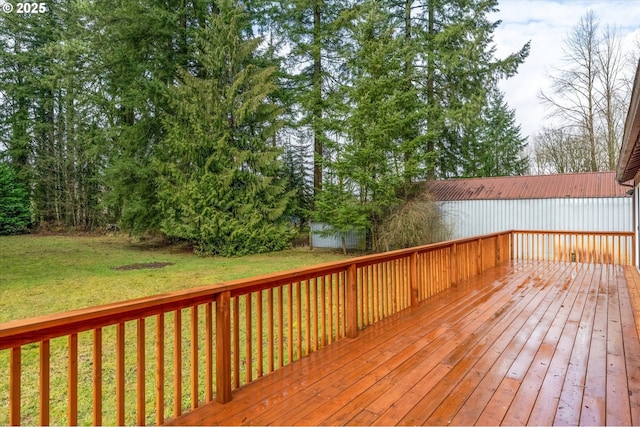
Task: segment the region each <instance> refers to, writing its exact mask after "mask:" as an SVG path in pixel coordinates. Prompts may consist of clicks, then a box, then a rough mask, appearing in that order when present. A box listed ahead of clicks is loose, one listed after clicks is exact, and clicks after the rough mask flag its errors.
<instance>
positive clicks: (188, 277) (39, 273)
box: [0, 236, 345, 323]
mask: <svg viewBox="0 0 640 427" xmlns="http://www.w3.org/2000/svg"><path fill="white" fill-rule="evenodd" d="M344 258H345V257H344V256H343V255H341V254H339V253H337V252H328V251H309V250H308V249H304V248H300V249H290V250H286V251H282V252H274V253H270V254H261V255H252V256H246V257H238V258H222V257H203V256H197V255H194V254H193V253H191V252H188V251H184V250H176V249H171V248H168V247H160V248H157V247H155V248H154V247H152V246H150V245H145V244H140V243H132V242H130V241H129V239H127V238H124V237H120V236H115V237H114V236H104V237H78V236H46V237H43V236H13V237H0V272H2V273H1V274H0V323H4V322H8V321H10V320H15V319H21V318H27V317H33V316H36V315H44V314H49V313H56V312H61V311H67V310H72V309H76V308H82V307H91V306H95V305H100V304H106V303H110V302H116V301H122V300H127V299H132V298H138V297H142V296H149V295H157V294H162V293H166V292H170V291H175V290H180V289H188V288H193V287H196V286H203V285H207V284H214V283H218V282H222V281H225V280H232V279H238V278H243V277H251V276H256V275H260V274H265V273H272V272H276V271H283V270H288V269H292V268H297V267H303V266H309V265H314V264H320V263H324V262H329V261H335V260H339V259H344ZM153 262H170V263H173V265H169V266H166V267H164V268H160V269H134V270H116V268H117V267H121V266H124V265H130V264H144V263H153Z"/></svg>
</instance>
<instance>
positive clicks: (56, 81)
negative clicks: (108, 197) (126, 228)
mask: <svg viewBox="0 0 640 427" xmlns="http://www.w3.org/2000/svg"><path fill="white" fill-rule="evenodd" d="M86 4H87V3H86V2H85V1H77V2H70V1H57V2H50V3H47V5H46V10H44V11H41V12H40V13H31V14H1V15H0V32H2V34H1V35H0V81H2V85H0V91H1V94H0V97H2V99H3V100H4V101H5V102H4V103H3V104H2V106H1V107H0V121H2V122H4V129H3V130H4V132H3V134H2V136H0V138H1V139H2V143H3V145H4V146H6V147H7V155H8V158H9V159H10V161H11V162H12V164H13V165H14V167H15V168H16V170H17V173H18V176H19V178H20V180H21V181H22V182H23V183H24V184H26V185H27V186H28V188H30V189H31V191H32V196H33V197H32V202H33V208H34V216H35V218H36V220H37V221H38V222H40V223H55V224H58V225H62V226H73V227H80V228H92V227H94V226H95V225H97V224H98V223H99V222H100V221H101V216H102V212H101V209H100V206H99V205H100V189H101V188H102V187H103V184H104V183H103V173H104V142H105V138H104V133H103V132H102V130H101V128H102V127H103V125H104V120H103V119H104V117H103V116H102V115H101V114H100V112H99V110H98V109H96V108H95V99H94V97H93V95H94V91H95V86H96V85H95V82H96V78H95V75H94V74H90V73H91V70H90V69H89V67H88V64H90V63H92V62H94V61H95V56H94V51H93V50H92V49H91V47H90V46H89V45H88V43H87V37H86V36H87V34H88V24H87V21H86V20H85V19H83V18H84V17H85V14H84V8H85V6H86Z"/></svg>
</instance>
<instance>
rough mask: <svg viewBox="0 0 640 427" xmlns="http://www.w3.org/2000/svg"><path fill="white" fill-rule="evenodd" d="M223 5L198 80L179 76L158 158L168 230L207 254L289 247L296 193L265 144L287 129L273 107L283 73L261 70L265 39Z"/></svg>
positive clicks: (203, 36) (211, 25)
mask: <svg viewBox="0 0 640 427" xmlns="http://www.w3.org/2000/svg"><path fill="white" fill-rule="evenodd" d="M218 6H219V11H216V12H215V13H213V14H211V15H210V16H209V17H208V18H207V22H206V24H205V26H204V27H203V28H202V29H201V31H199V32H198V41H199V47H200V50H199V51H197V52H195V54H196V60H197V63H198V64H199V67H198V71H197V73H195V75H194V73H193V72H192V71H190V70H188V69H182V70H181V71H180V80H179V82H178V84H177V86H175V87H174V88H172V89H171V90H170V91H169V96H170V100H171V101H170V108H171V110H170V113H167V114H166V115H165V118H164V124H165V126H166V129H167V135H166V138H165V139H164V141H163V142H162V144H161V145H160V147H159V151H158V155H157V166H158V170H159V171H160V172H159V173H160V175H159V177H158V180H157V184H158V199H159V204H158V207H159V211H160V212H161V217H162V220H161V222H160V225H161V229H162V231H163V232H164V233H165V234H166V235H168V236H171V237H176V238H181V239H187V240H190V241H193V242H195V243H196V244H197V246H198V249H199V250H200V251H203V252H207V253H216V254H222V255H243V254H248V253H256V252H267V251H273V250H279V249H283V248H284V247H286V246H287V245H288V243H289V239H290V237H291V232H290V230H289V227H288V225H287V224H286V223H285V222H284V221H283V218H282V215H283V213H284V211H285V209H286V207H287V204H288V201H289V197H290V194H288V193H286V192H285V188H284V185H283V183H282V182H280V180H279V179H278V172H279V168H280V165H279V163H278V161H277V160H276V159H277V156H278V152H277V151H276V150H275V149H274V148H273V147H271V146H269V144H268V143H267V142H268V141H269V140H270V139H271V138H272V137H273V135H274V134H275V132H276V130H277V129H278V126H279V125H280V123H279V120H278V116H279V115H280V113H281V111H280V109H279V108H278V107H277V106H276V105H275V104H274V103H273V102H271V100H270V99H269V96H270V94H271V93H273V92H274V90H275V89H276V87H275V83H274V78H275V72H276V69H275V68H274V67H269V68H264V67H260V66H259V65H256V63H260V61H257V48H258V46H259V43H260V40H259V39H247V37H246V34H248V33H249V29H250V25H251V23H250V22H248V21H247V20H246V15H245V14H243V13H242V12H241V11H240V9H239V8H238V7H237V6H235V4H233V3H232V2H231V1H222V2H220V3H219V4H218Z"/></svg>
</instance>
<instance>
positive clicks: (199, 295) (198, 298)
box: [0, 231, 511, 350]
mask: <svg viewBox="0 0 640 427" xmlns="http://www.w3.org/2000/svg"><path fill="white" fill-rule="evenodd" d="M510 233H511V231H504V232H497V233H490V234H485V235H482V236H474V237H467V238H461V239H455V240H448V241H446V242H438V243H432V244H428V245H422V246H416V247H412V248H407V249H398V250H394V251H389V252H383V253H378V254H371V255H364V256H360V257H354V258H350V259H346V260H340V261H333V262H328V263H323V264H318V265H315V266H310V267H300V268H296V269H291V270H287V271H284V272H277V273H269V274H263V275H260V276H254V277H249V278H243V279H235V280H230V281H224V282H221V283H217V284H213V285H205V286H201V287H195V288H190V289H185V290H179V291H173V292H169V293H166V294H160V295H153V296H148V297H141V298H136V299H132V300H126V301H121V302H114V303H109V304H104V305H98V306H92V307H87V308H80V309H76V310H71V311H65V312H60V313H53V314H48V315H43V316H37V317H31V318H26V319H18V320H13V321H10V322H6V323H2V324H0V350H5V349H8V348H12V347H15V346H17V345H25V344H30V343H34V342H40V341H42V340H45V339H52V338H55V337H58V336H66V335H68V334H69V333H79V332H83V331H87V330H91V329H95V328H99V327H104V326H109V325H115V324H118V323H121V322H126V321H129V320H134V319H137V318H140V317H145V316H151V315H154V314H158V313H161V312H166V311H168V310H167V307H171V310H176V309H180V308H186V307H189V306H192V305H194V304H198V303H202V302H206V301H212V300H214V299H215V296H216V295H217V294H219V293H222V292H226V291H230V292H231V296H235V295H239V294H244V293H247V292H252V291H255V290H257V289H260V288H263V289H268V288H270V287H275V286H278V285H280V284H283V283H289V282H291V281H303V280H306V279H308V278H311V277H316V276H318V275H319V274H331V273H335V272H338V271H346V269H347V268H348V267H349V266H351V265H355V266H356V267H362V266H366V265H370V264H373V263H375V262H377V261H380V260H387V261H391V260H394V259H398V258H402V257H405V256H408V255H410V254H412V253H424V252H428V251H432V250H437V249H441V248H443V247H447V246H453V245H458V244H463V243H466V242H470V241H474V240H482V239H487V238H492V237H496V236H501V235H505V234H510Z"/></svg>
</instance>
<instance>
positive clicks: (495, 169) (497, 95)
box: [449, 89, 529, 178]
mask: <svg viewBox="0 0 640 427" xmlns="http://www.w3.org/2000/svg"><path fill="white" fill-rule="evenodd" d="M460 134H461V135H460V138H459V142H460V144H459V145H458V146H457V147H456V149H457V150H458V151H456V153H454V154H455V155H456V157H458V159H459V160H458V162H457V163H458V168H457V170H455V171H451V172H450V175H449V177H466V178H472V177H490V176H512V175H524V174H526V173H527V172H528V170H529V167H528V165H529V160H528V158H527V157H526V156H525V153H524V149H525V147H526V140H527V139H526V138H525V137H522V135H521V134H520V126H518V125H516V121H515V111H514V110H512V109H510V108H509V106H508V105H507V103H506V101H505V100H504V96H503V94H502V93H501V92H500V91H499V90H498V89H494V90H492V91H491V92H490V93H489V97H488V99H487V100H486V103H485V105H484V106H483V107H482V110H481V113H480V115H479V116H478V117H477V118H476V119H474V120H471V121H470V122H469V123H468V124H467V126H464V127H463V128H461V130H460Z"/></svg>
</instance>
